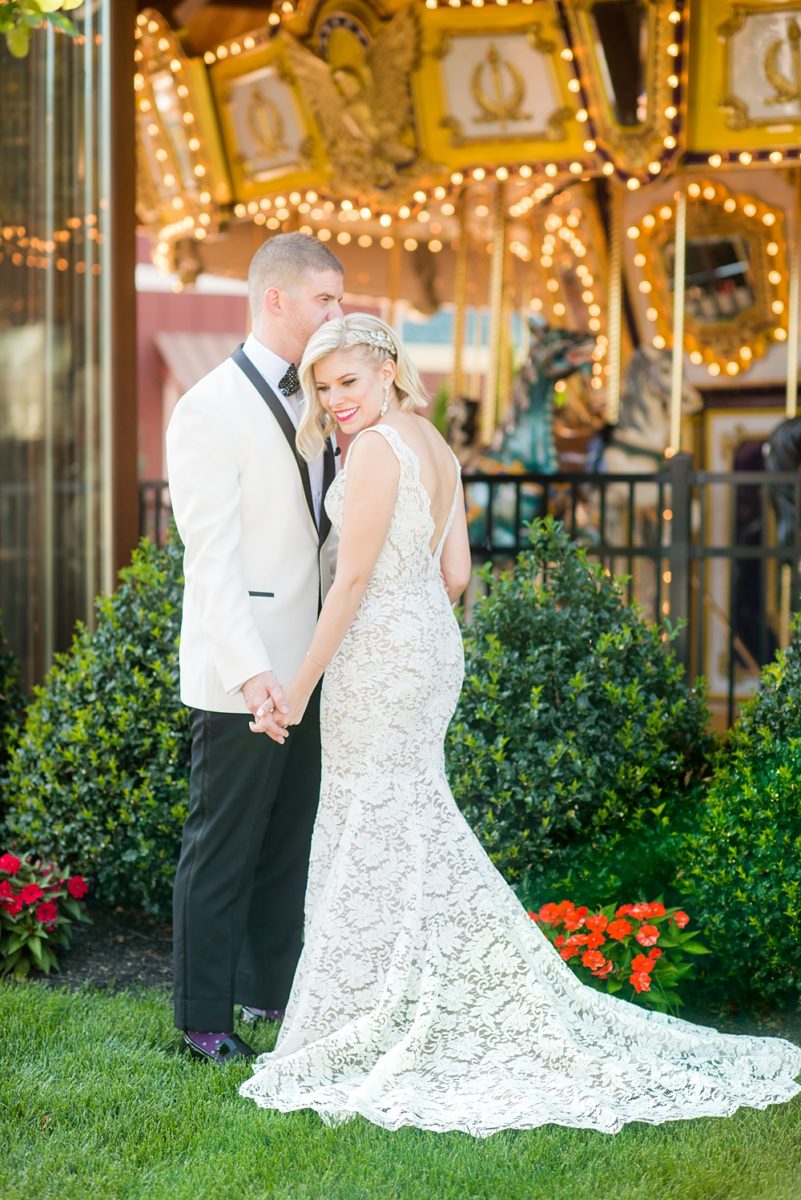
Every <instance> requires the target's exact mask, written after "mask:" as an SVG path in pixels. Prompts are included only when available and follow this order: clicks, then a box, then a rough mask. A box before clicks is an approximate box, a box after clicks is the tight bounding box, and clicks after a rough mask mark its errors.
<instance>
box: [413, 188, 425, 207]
mask: <svg viewBox="0 0 801 1200" xmlns="http://www.w3.org/2000/svg"><path fill="white" fill-rule="evenodd" d="M414 199H415V200H416V201H417V203H418V204H425V202H426V200H427V199H428V195H427V193H426V192H423V191H421V190H418V191H416V192H415V193H414Z"/></svg>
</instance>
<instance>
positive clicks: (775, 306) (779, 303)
mask: <svg viewBox="0 0 801 1200" xmlns="http://www.w3.org/2000/svg"><path fill="white" fill-rule="evenodd" d="M770 307H771V311H772V312H775V313H776V316H777V317H778V316H781V314H782V313H783V312H784V301H783V300H774V301H773V303H772V304H771V306H770Z"/></svg>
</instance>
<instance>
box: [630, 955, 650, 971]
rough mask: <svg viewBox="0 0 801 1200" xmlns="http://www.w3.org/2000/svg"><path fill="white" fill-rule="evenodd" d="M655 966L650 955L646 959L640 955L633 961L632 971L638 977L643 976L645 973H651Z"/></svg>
mask: <svg viewBox="0 0 801 1200" xmlns="http://www.w3.org/2000/svg"><path fill="white" fill-rule="evenodd" d="M654 966H655V963H654V960H653V959H652V958H651V956H650V955H648V957H646V956H645V955H644V954H638V955H637V956H636V957H635V958H633V959H632V960H631V969H632V971H634V972H635V974H637V975H641V974H643V973H645V974H649V973H650V972H651V971H653V969H654Z"/></svg>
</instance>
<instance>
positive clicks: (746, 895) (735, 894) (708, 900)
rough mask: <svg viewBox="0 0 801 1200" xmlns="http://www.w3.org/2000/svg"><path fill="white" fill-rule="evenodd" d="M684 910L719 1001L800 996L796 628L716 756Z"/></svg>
mask: <svg viewBox="0 0 801 1200" xmlns="http://www.w3.org/2000/svg"><path fill="white" fill-rule="evenodd" d="M683 858H684V861H683V868H684V880H685V889H686V905H687V907H688V908H689V907H692V910H693V912H694V914H695V915H696V917H697V928H698V929H699V931H700V934H701V937H702V939H703V941H704V942H705V943H706V945H708V946H709V947H710V949H712V950H713V951H714V958H713V959H709V960H705V961H704V963H703V974H704V982H705V984H706V986H707V988H714V989H716V990H718V991H719V992H721V993H722V994H723V995H725V996H726V998H727V999H729V1000H732V1001H735V1002H739V1003H745V1004H748V1005H753V1004H754V1003H761V1002H770V1003H780V1002H783V1001H789V1000H792V999H794V998H797V997H798V995H799V992H801V954H799V948H801V626H799V622H798V621H796V624H795V627H794V637H793V641H792V643H791V645H790V647H789V649H787V650H785V651H783V652H780V653H779V654H778V655H777V657H776V660H775V661H774V662H773V663H772V664H770V665H769V666H768V667H766V668H765V670H764V671H763V673H762V681H761V688H760V691H759V693H758V694H757V696H756V697H754V699H753V700H751V701H749V702H748V703H747V704H746V705H744V706H743V711H742V714H741V716H740V719H739V720H738V722H737V724H736V725H735V726H734V728H733V729H732V731H731V734H730V736H729V741H728V744H727V745H726V747H725V748H724V749H723V750H722V751H721V752H720V754H719V755H718V757H717V760H716V763H715V769H714V773H713V776H712V779H711V781H710V785H709V789H708V792H707V796H706V803H705V807H704V811H703V817H702V821H701V824H700V830H698V831H696V832H695V833H692V834H690V835H688V837H687V838H686V839H685V843H684V854H683Z"/></svg>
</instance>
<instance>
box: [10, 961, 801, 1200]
mask: <svg viewBox="0 0 801 1200" xmlns="http://www.w3.org/2000/svg"><path fill="white" fill-rule="evenodd" d="M270 1040H271V1035H270V1034H269V1033H264V1034H262V1035H260V1037H254V1038H253V1041H254V1042H255V1043H256V1045H257V1048H258V1049H268V1048H269V1045H270ZM176 1048H177V1037H176V1035H175V1033H174V1031H173V1029H172V1024H171V1014H170V1006H169V1000H168V998H167V997H166V995H165V994H164V993H163V992H155V991H147V992H142V993H139V994H136V995H134V994H127V993H123V994H121V995H117V996H108V995H106V994H104V993H102V992H97V991H91V990H84V991H80V992H68V991H66V990H63V989H60V988H51V987H47V986H45V985H43V984H36V983H28V984H20V985H13V984H0V1114H1V1115H0V1196H2V1197H3V1200H95V1197H97V1198H99V1200H117V1198H125V1200H140V1198H141V1200H145V1198H147V1200H162V1198H163V1200H218V1198H220V1200H229V1198H230V1200H266V1198H270V1200H273V1198H276V1200H390V1198H391V1200H396V1198H397V1200H423V1198H425V1200H741V1198H742V1200H798V1198H799V1195H801V1182H799V1180H801V1097H799V1098H797V1099H796V1100H795V1101H793V1102H792V1103H790V1104H787V1105H783V1106H779V1107H774V1108H772V1109H768V1110H767V1111H765V1112H754V1111H748V1110H745V1111H741V1112H739V1113H737V1114H736V1115H735V1116H734V1117H731V1118H729V1119H727V1120H703V1121H690V1122H686V1123H684V1122H678V1123H675V1124H671V1125H662V1126H657V1127H652V1126H645V1125H633V1126H628V1127H627V1128H626V1129H624V1130H623V1132H622V1133H620V1134H618V1135H617V1136H616V1137H608V1136H605V1135H603V1134H597V1133H590V1132H579V1131H573V1130H565V1129H558V1128H556V1127H553V1126H549V1127H547V1128H545V1129H540V1130H535V1131H532V1132H530V1133H508V1134H503V1133H502V1134H496V1135H495V1136H494V1137H492V1138H489V1139H487V1140H486V1141H475V1140H473V1139H472V1138H470V1137H467V1136H466V1135H464V1134H457V1133H452V1134H429V1133H421V1132H419V1131H418V1130H414V1129H403V1130H400V1131H398V1132H397V1133H388V1132H386V1131H385V1130H380V1129H376V1128H375V1127H373V1126H371V1125H369V1124H368V1123H367V1122H366V1121H363V1120H361V1119H359V1120H356V1121H353V1122H351V1123H350V1124H348V1125H345V1126H342V1127H340V1128H339V1129H327V1128H325V1126H323V1125H322V1124H321V1123H320V1121H319V1119H318V1118H317V1117H316V1116H315V1115H314V1114H312V1113H293V1114H288V1115H284V1114H280V1113H265V1112H263V1111H261V1110H259V1109H257V1108H256V1106H255V1105H253V1104H252V1103H250V1102H246V1101H244V1100H241V1099H240V1098H239V1096H238V1095H237V1085H238V1083H239V1082H240V1080H242V1079H244V1078H245V1077H246V1076H247V1074H248V1073H249V1072H248V1068H247V1067H246V1066H245V1067H237V1066H235V1065H231V1066H229V1067H227V1068H224V1069H215V1068H211V1067H209V1066H208V1065H207V1064H205V1063H195V1062H191V1061H189V1060H187V1059H186V1058H185V1057H184V1056H183V1055H181V1054H178V1053H176Z"/></svg>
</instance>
